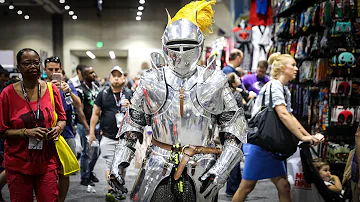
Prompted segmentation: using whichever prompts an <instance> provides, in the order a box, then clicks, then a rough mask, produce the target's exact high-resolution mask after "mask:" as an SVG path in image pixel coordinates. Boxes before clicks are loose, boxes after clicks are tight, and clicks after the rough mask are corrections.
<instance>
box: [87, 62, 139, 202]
mask: <svg viewBox="0 0 360 202" xmlns="http://www.w3.org/2000/svg"><path fill="white" fill-rule="evenodd" d="M109 81H110V84H111V85H110V87H105V88H104V89H103V90H102V91H100V92H99V94H98V95H97V97H96V99H95V104H94V108H93V111H92V115H91V120H90V138H89V140H90V142H92V141H94V140H96V136H95V126H96V124H97V123H98V121H99V119H100V128H101V130H102V131H103V134H102V138H101V142H100V150H101V155H102V157H103V158H104V159H105V161H106V171H105V178H106V180H107V177H108V176H109V172H110V167H111V164H112V160H113V157H114V151H115V146H116V145H117V143H118V138H116V136H117V132H118V127H119V126H120V122H121V121H122V119H123V117H124V116H125V112H126V109H127V108H128V107H129V106H130V102H129V100H130V98H131V96H132V91H131V90H129V89H127V88H126V87H125V83H126V77H125V76H124V72H123V70H122V69H121V68H120V67H119V66H115V67H114V68H112V70H111V72H110V76H109ZM108 188H109V190H108V193H107V195H106V201H115V198H116V197H118V198H120V199H121V197H124V196H116V194H115V192H114V190H112V188H111V187H110V186H109V187H108Z"/></svg>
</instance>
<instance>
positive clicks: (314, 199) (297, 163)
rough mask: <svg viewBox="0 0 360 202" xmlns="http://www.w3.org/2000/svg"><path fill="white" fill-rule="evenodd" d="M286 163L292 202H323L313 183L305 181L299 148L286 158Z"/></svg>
mask: <svg viewBox="0 0 360 202" xmlns="http://www.w3.org/2000/svg"><path fill="white" fill-rule="evenodd" d="M286 164H287V174H288V180H289V183H290V186H291V191H290V192H291V198H292V201H293V202H305V201H309V202H310V201H311V202H325V201H324V199H323V198H322V197H321V195H320V194H319V192H318V190H317V189H316V187H315V185H314V184H308V183H306V181H305V178H304V172H303V168H302V164H301V158H300V149H299V148H298V149H297V151H296V152H295V153H294V155H292V156H291V157H289V158H288V159H287V160H286Z"/></svg>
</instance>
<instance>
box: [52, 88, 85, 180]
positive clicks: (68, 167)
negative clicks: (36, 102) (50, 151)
mask: <svg viewBox="0 0 360 202" xmlns="http://www.w3.org/2000/svg"><path fill="white" fill-rule="evenodd" d="M47 85H48V89H49V93H50V98H51V103H52V105H53V107H54V122H53V124H52V126H53V127H54V126H56V124H57V119H58V115H57V113H56V111H55V102H54V92H53V89H52V83H50V82H48V83H47ZM55 147H56V151H57V154H58V156H59V159H60V163H61V166H60V169H59V173H60V174H63V175H64V176H69V175H71V174H73V173H76V172H78V171H79V170H80V165H79V162H78V161H77V159H76V157H75V155H74V153H73V152H72V150H71V148H70V147H69V145H68V143H67V142H66V140H65V139H64V137H63V136H61V135H59V136H58V140H57V141H56V142H55Z"/></svg>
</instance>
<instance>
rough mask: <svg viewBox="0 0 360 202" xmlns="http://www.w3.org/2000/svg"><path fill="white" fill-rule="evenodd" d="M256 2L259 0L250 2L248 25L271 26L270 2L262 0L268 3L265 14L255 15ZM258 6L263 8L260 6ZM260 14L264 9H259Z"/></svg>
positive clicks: (269, 0)
mask: <svg viewBox="0 0 360 202" xmlns="http://www.w3.org/2000/svg"><path fill="white" fill-rule="evenodd" d="M257 1H259V0H251V2H250V17H249V24H251V25H253V26H254V25H265V26H268V25H272V24H273V19H272V18H273V12H272V7H271V0H263V1H268V3H267V9H266V13H265V14H258V13H257V6H258V5H257ZM260 6H263V5H262V4H261V5H260ZM260 10H261V12H263V11H264V10H265V8H261V9H260Z"/></svg>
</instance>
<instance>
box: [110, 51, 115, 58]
mask: <svg viewBox="0 0 360 202" xmlns="http://www.w3.org/2000/svg"><path fill="white" fill-rule="evenodd" d="M109 55H110V58H111V59H115V58H116V57H115V52H114V51H109Z"/></svg>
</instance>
